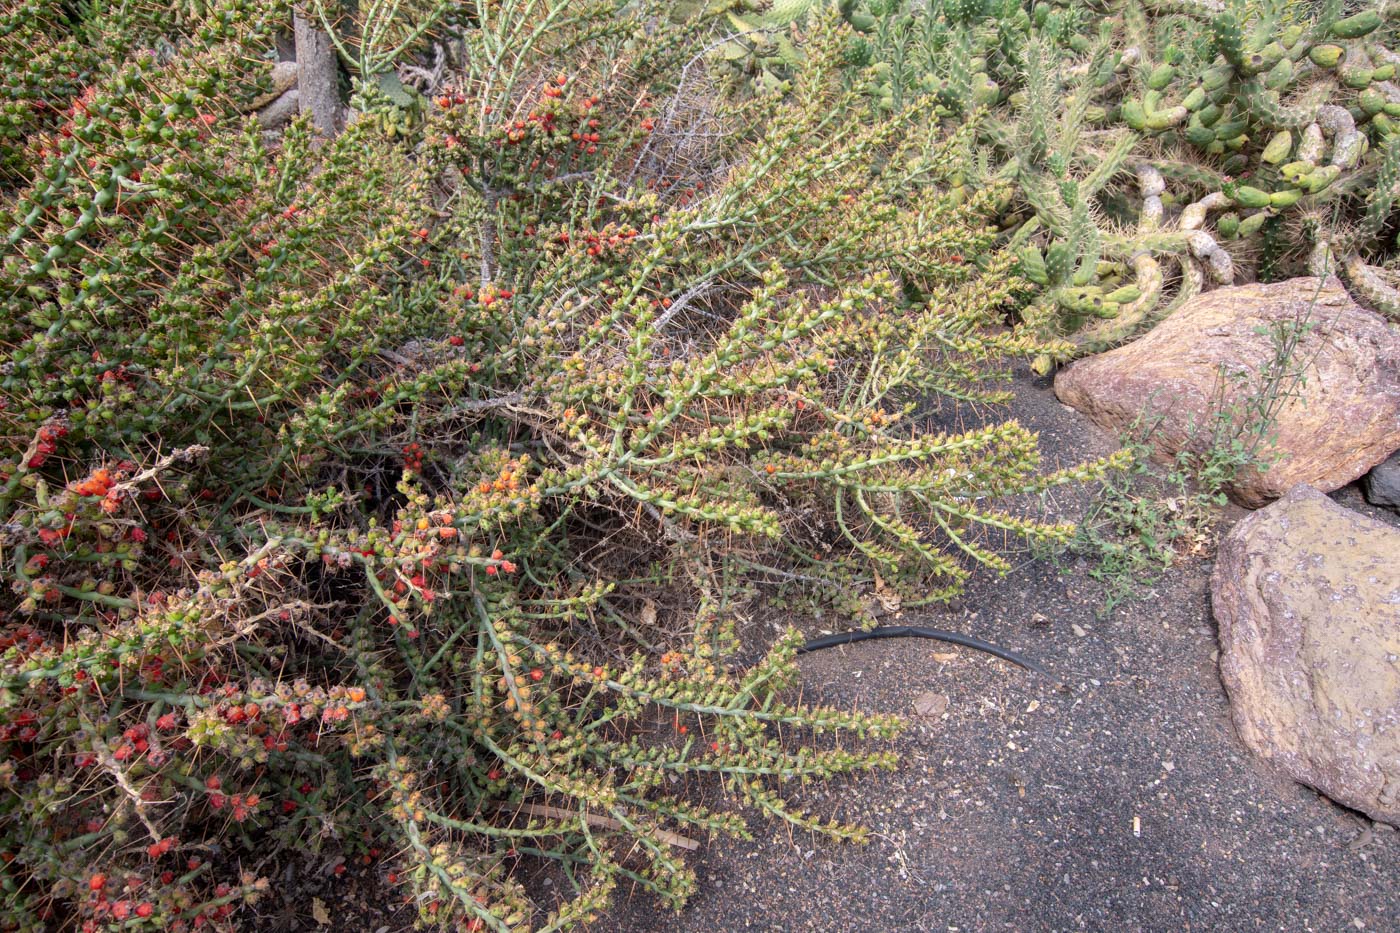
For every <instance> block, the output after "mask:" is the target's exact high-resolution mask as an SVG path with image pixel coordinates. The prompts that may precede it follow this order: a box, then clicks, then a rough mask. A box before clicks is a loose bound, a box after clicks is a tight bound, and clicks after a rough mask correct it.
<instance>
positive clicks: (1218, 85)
mask: <svg viewBox="0 0 1400 933" xmlns="http://www.w3.org/2000/svg"><path fill="white" fill-rule="evenodd" d="M1233 75H1234V72H1232V71H1231V70H1230V69H1229V68H1212V69H1210V70H1209V71H1207V72H1206V73H1205V74H1204V75H1202V76H1201V86H1202V87H1204V88H1205V89H1206V90H1207V91H1218V90H1221V89H1222V88H1224V87H1226V86H1228V85H1229V83H1230V78H1231V77H1233Z"/></svg>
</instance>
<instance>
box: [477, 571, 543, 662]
mask: <svg viewBox="0 0 1400 933" xmlns="http://www.w3.org/2000/svg"><path fill="white" fill-rule="evenodd" d="M504 557H505V554H504V553H503V552H502V551H501V550H500V549H497V550H494V551H492V552H491V561H492V562H491V563H489V564H487V565H486V575H487V576H488V577H494V576H496V574H497V573H515V571H516V566H515V564H513V563H512V562H510V561H508V560H504V559H503V558H504ZM535 679H536V680H539V678H538V677H536V678H535Z"/></svg>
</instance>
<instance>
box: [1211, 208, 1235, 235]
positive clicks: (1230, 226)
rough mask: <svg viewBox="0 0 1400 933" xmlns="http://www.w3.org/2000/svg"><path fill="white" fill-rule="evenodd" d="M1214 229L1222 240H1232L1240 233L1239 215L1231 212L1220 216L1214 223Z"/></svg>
mask: <svg viewBox="0 0 1400 933" xmlns="http://www.w3.org/2000/svg"><path fill="white" fill-rule="evenodd" d="M1215 229H1216V232H1217V233H1219V234H1220V235H1221V236H1222V237H1223V238H1225V239H1227V240H1233V239H1234V238H1235V237H1236V236H1237V235H1238V234H1239V232H1240V215H1239V214H1236V213H1234V212H1233V211H1232V212H1231V213H1229V214H1221V215H1220V219H1218V220H1217V221H1216V222H1215Z"/></svg>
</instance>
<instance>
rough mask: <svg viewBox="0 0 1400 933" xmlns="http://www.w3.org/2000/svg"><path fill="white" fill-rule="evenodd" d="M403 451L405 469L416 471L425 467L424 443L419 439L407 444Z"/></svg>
mask: <svg viewBox="0 0 1400 933" xmlns="http://www.w3.org/2000/svg"><path fill="white" fill-rule="evenodd" d="M402 453H403V466H404V469H405V470H412V471H413V472H415V473H416V472H418V471H419V470H421V469H423V445H421V444H419V443H418V442H417V441H414V442H412V443H409V444H405V445H404V448H403V451H402Z"/></svg>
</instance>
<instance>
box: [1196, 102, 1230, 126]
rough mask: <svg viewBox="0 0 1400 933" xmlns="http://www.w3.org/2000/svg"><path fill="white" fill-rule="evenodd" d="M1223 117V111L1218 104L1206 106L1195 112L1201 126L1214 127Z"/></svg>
mask: <svg viewBox="0 0 1400 933" xmlns="http://www.w3.org/2000/svg"><path fill="white" fill-rule="evenodd" d="M1224 115H1225V111H1224V110H1223V109H1221V107H1220V106H1219V105H1218V104H1207V105H1206V106H1204V107H1202V108H1201V109H1200V110H1198V111H1197V112H1196V116H1197V117H1200V120H1201V125H1202V126H1214V125H1215V124H1216V123H1217V122H1218V121H1219V120H1220V118H1221V117H1222V116H1224Z"/></svg>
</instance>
